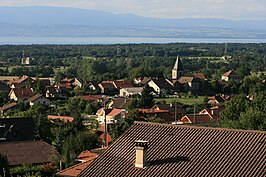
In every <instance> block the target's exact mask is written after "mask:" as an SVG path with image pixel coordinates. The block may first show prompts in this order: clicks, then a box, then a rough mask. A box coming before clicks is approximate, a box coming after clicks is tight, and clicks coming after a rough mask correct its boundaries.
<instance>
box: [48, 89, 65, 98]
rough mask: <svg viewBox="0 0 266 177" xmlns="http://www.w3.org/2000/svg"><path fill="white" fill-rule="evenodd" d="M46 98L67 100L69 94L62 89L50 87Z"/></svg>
mask: <svg viewBox="0 0 266 177" xmlns="http://www.w3.org/2000/svg"><path fill="white" fill-rule="evenodd" d="M45 97H46V98H57V99H61V98H67V94H66V93H65V92H63V91H62V90H61V89H58V88H56V87H53V86H49V87H46V94H45Z"/></svg>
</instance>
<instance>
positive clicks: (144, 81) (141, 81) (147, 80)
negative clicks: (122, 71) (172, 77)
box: [133, 77, 152, 87]
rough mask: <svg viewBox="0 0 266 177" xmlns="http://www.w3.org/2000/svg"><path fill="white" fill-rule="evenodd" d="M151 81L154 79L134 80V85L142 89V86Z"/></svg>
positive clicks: (141, 78)
mask: <svg viewBox="0 0 266 177" xmlns="http://www.w3.org/2000/svg"><path fill="white" fill-rule="evenodd" d="M151 79H152V77H139V78H134V80H133V83H134V85H137V86H141V87H142V86H144V85H146V84H147V83H148V82H149V81H150V80H151Z"/></svg>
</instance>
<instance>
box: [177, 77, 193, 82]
mask: <svg viewBox="0 0 266 177" xmlns="http://www.w3.org/2000/svg"><path fill="white" fill-rule="evenodd" d="M193 79H194V77H189V76H181V77H180V78H179V79H178V82H179V83H180V84H185V83H188V82H192V81H193Z"/></svg>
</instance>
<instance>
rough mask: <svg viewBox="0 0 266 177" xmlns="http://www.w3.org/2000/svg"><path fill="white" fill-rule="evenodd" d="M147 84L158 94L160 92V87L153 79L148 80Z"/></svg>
mask: <svg viewBox="0 0 266 177" xmlns="http://www.w3.org/2000/svg"><path fill="white" fill-rule="evenodd" d="M148 85H149V86H150V87H152V88H153V89H154V91H156V92H157V93H158V94H160V93H161V89H160V87H158V86H157V85H156V84H155V83H154V82H153V81H150V82H148Z"/></svg>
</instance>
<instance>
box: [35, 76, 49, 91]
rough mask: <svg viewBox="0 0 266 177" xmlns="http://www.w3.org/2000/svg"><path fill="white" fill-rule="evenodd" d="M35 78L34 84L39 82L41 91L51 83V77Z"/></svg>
mask: <svg viewBox="0 0 266 177" xmlns="http://www.w3.org/2000/svg"><path fill="white" fill-rule="evenodd" d="M35 80H36V81H35V84H37V83H38V82H39V83H40V84H41V88H42V91H46V87H48V86H51V84H52V81H51V79H47V78H37V79H35Z"/></svg>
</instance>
